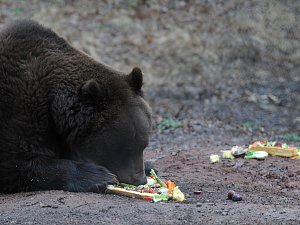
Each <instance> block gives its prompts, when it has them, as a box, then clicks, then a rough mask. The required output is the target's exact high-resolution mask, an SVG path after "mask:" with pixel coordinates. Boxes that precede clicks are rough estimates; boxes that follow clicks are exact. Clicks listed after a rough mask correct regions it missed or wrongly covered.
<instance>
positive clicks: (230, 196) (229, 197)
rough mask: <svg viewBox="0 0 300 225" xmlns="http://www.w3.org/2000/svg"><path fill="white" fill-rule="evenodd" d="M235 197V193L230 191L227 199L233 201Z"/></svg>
mask: <svg viewBox="0 0 300 225" xmlns="http://www.w3.org/2000/svg"><path fill="white" fill-rule="evenodd" d="M234 195H235V191H228V194H227V197H228V199H232V197H233V196H234Z"/></svg>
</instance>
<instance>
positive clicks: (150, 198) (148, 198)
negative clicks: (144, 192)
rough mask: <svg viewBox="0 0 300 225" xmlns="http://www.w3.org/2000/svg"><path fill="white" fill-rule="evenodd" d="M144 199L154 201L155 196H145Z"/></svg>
mask: <svg viewBox="0 0 300 225" xmlns="http://www.w3.org/2000/svg"><path fill="white" fill-rule="evenodd" d="M144 200H146V201H152V200H153V198H152V197H144Z"/></svg>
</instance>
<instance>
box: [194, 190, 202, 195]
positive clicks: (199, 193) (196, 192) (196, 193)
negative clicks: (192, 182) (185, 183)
mask: <svg viewBox="0 0 300 225" xmlns="http://www.w3.org/2000/svg"><path fill="white" fill-rule="evenodd" d="M201 194H202V191H194V195H201Z"/></svg>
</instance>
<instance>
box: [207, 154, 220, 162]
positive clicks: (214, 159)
mask: <svg viewBox="0 0 300 225" xmlns="http://www.w3.org/2000/svg"><path fill="white" fill-rule="evenodd" d="M209 160H210V162H211V163H216V162H219V161H220V156H218V155H211V156H210V157H209Z"/></svg>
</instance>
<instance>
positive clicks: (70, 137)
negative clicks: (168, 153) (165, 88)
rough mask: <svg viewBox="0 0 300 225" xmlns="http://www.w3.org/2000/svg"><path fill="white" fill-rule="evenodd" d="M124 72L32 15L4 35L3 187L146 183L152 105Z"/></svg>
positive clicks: (138, 76) (0, 70)
mask: <svg viewBox="0 0 300 225" xmlns="http://www.w3.org/2000/svg"><path fill="white" fill-rule="evenodd" d="M142 84H143V76H142V72H141V70H140V69H139V68H134V69H133V70H132V71H131V72H130V73H129V74H124V73H122V72H119V71H117V70H114V69H112V68H111V67H109V66H107V65H104V64H102V63H100V62H97V61H95V60H93V59H92V58H90V57H89V56H88V55H86V54H84V53H83V52H80V51H78V50H76V49H75V48H73V47H72V46H70V45H69V44H68V42H67V41H65V40H64V39H63V38H61V37H59V36H58V35H57V34H55V33H54V32H53V31H52V30H50V29H48V28H45V27H43V26H42V25H39V24H38V23H36V22H34V21H32V20H18V21H15V22H13V23H12V24H10V25H8V26H6V27H5V28H4V29H3V30H2V31H1V33H0V192H2V193H10V192H18V191H35V190H50V189H59V190H66V191H76V192H87V191H93V192H102V191H104V190H105V188H106V186H107V185H108V184H115V183H117V182H125V183H130V184H135V185H139V184H144V183H145V182H146V176H145V171H144V169H145V166H144V160H143V150H144V149H145V147H146V146H147V145H148V141H149V134H150V129H151V110H150V107H149V105H148V104H147V103H146V102H145V100H144V98H143V94H142V90H141V88H142Z"/></svg>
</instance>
